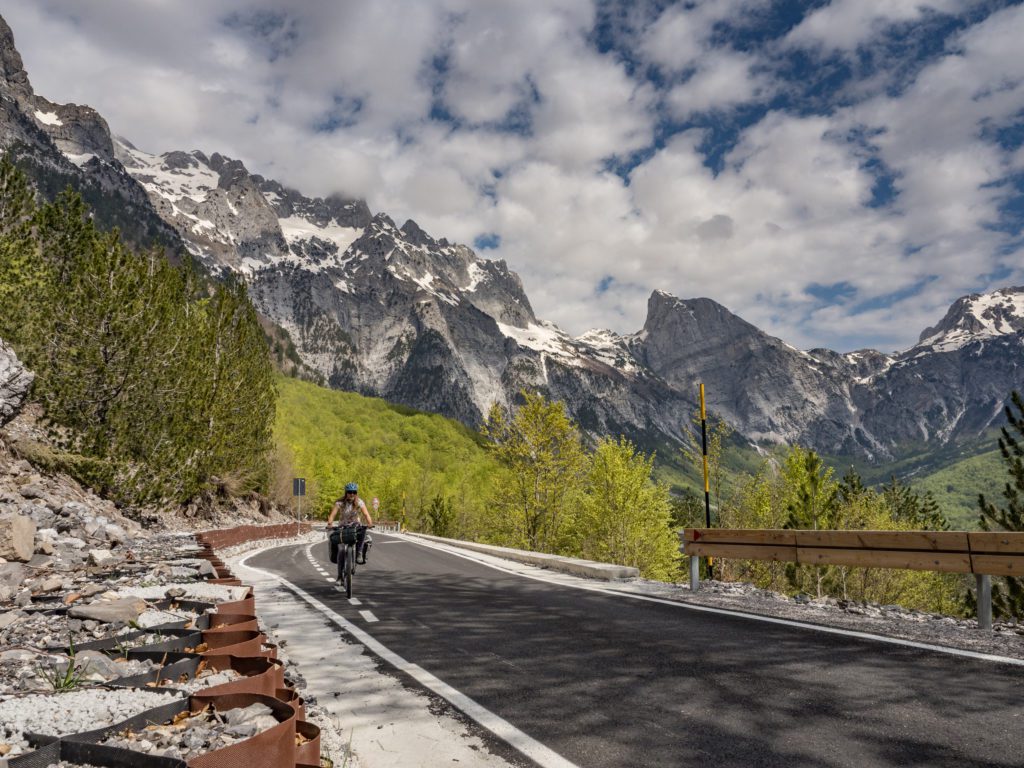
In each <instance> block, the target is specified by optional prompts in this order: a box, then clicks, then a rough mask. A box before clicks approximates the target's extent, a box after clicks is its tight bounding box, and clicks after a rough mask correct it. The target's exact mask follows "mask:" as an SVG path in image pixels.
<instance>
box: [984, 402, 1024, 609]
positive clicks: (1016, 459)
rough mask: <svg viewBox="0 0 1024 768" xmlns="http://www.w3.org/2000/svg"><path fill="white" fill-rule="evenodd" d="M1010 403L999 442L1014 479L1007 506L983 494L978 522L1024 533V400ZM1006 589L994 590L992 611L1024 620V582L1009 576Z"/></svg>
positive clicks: (1005, 494) (986, 527) (1007, 489)
mask: <svg viewBox="0 0 1024 768" xmlns="http://www.w3.org/2000/svg"><path fill="white" fill-rule="evenodd" d="M1010 401H1011V403H1010V405H1007V406H1006V420H1007V422H1009V425H1008V426H1005V427H1002V428H1001V429H1000V433H1001V436H1000V438H999V452H1000V453H1001V454H1002V456H1003V462H1004V463H1005V464H1006V470H1007V472H1008V473H1009V475H1010V479H1009V480H1008V481H1007V483H1006V485H1005V486H1004V488H1003V499H1004V500H1005V506H1003V507H997V506H996V505H995V503H993V502H991V501H989V500H988V499H987V498H985V494H983V493H982V494H979V496H978V506H979V507H980V509H981V517H980V519H979V521H978V522H979V524H980V526H981V529H982V530H984V531H991V530H993V528H997V529H1001V530H1004V531H1024V398H1022V397H1021V394H1020V393H1019V392H1016V391H1014V392H1012V393H1011V394H1010ZM1005 585H1006V589H1005V591H1004V590H1003V589H1000V587H999V585H995V586H993V588H992V608H993V610H994V612H995V613H996V614H997V615H999V616H1007V617H1013V618H1016V619H1018V620H1020V619H1022V618H1024V579H1020V578H1015V577H1012V576H1008V577H1006V581H1005Z"/></svg>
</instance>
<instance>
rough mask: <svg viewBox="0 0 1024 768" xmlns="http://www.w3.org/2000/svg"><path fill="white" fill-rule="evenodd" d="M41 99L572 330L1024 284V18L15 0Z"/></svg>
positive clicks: (870, 9) (928, 303)
mask: <svg viewBox="0 0 1024 768" xmlns="http://www.w3.org/2000/svg"><path fill="white" fill-rule="evenodd" d="M0 13H2V14H3V16H4V17H5V18H6V19H7V21H8V23H9V24H10V25H11V27H12V28H13V30H14V34H15V40H16V43H17V45H18V49H19V50H20V52H21V54H22V56H23V58H24V60H25V67H26V69H27V70H28V73H29V76H30V78H31V80H32V84H33V86H34V87H35V90H36V92H38V93H40V94H41V95H44V96H46V97H47V98H49V99H51V100H53V101H58V102H76V103H86V104H89V105H91V106H94V107H96V108H97V109H98V110H99V111H100V112H101V113H102V114H103V115H104V116H105V117H106V118H107V119H108V121H109V123H110V124H111V128H112V130H113V131H114V132H115V133H118V134H120V135H122V136H125V137H126V138H128V139H129V140H131V141H132V142H133V143H134V144H136V145H137V146H138V147H139V148H141V149H144V150H146V151H149V152H154V153H161V152H165V151H169V150H173V149H185V150H189V149H202V150H204V151H206V152H212V151H220V152H221V153H223V154H227V155H230V156H232V157H237V158H239V159H242V160H243V161H244V162H245V163H246V165H247V166H248V167H249V169H250V170H252V171H254V172H259V173H262V174H264V175H267V176H270V177H273V178H276V179H278V180H280V181H282V182H284V183H286V184H289V185H291V186H294V187H297V188H298V189H300V190H301V191H303V192H305V193H306V194H317V195H323V194H327V193H330V192H337V191H341V192H344V193H346V194H349V195H353V196H359V197H364V198H365V199H366V200H367V201H368V203H369V204H370V207H371V208H372V209H373V210H374V211H384V212H386V213H388V214H389V215H391V217H392V218H394V219H396V220H397V221H398V223H402V222H403V221H404V220H405V219H406V218H412V219H415V220H416V221H417V222H418V223H420V225H421V226H423V227H424V228H425V229H426V230H427V231H428V232H430V233H432V234H433V235H435V236H437V237H447V238H448V239H450V240H457V241H460V242H465V243H468V244H474V245H475V247H476V248H477V250H478V252H479V253H480V254H481V255H483V256H485V257H487V258H502V259H505V260H507V261H508V263H509V265H510V267H511V268H513V269H514V270H516V271H517V272H519V274H520V275H521V276H522V278H523V281H524V284H525V286H526V290H527V293H528V295H529V296H530V299H531V301H532V302H533V304H534V308H535V310H536V311H537V314H538V315H539V316H540V317H543V318H546V319H550V320H553V321H555V322H557V323H558V324H560V325H561V326H562V327H564V328H565V329H566V330H569V331H570V332H572V333H581V332H583V331H584V330H586V329H588V328H591V327H606V328H612V329H614V330H617V331H620V332H632V331H635V330H638V329H639V328H640V327H641V326H642V325H643V321H644V317H645V315H646V303H647V298H648V296H649V295H650V292H651V291H652V290H653V289H655V288H661V289H663V290H666V291H669V292H670V293H673V294H675V295H677V296H680V297H683V298H686V297H696V296H707V297H710V298H713V299H715V300H717V301H719V302H721V303H723V304H725V305H726V306H727V307H728V308H729V309H731V310H732V311H734V312H736V313H738V314H739V315H741V316H742V317H744V318H746V319H747V320H749V321H751V322H753V323H755V324H756V325H759V326H761V327H762V328H765V329H767V330H769V331H770V332H772V333H774V334H776V335H778V336H781V337H782V338H784V339H785V340H787V341H789V342H790V343H792V344H795V345H797V346H801V347H805V348H806V347H813V346H828V347H831V348H833V349H837V350H839V351H847V350H851V349H855V348H859V347H863V346H873V347H876V348H879V349H882V350H892V349H902V348H906V347H908V346H910V345H912V344H913V343H914V342H915V341H916V339H917V335H918V333H920V331H921V330H923V329H924V328H925V327H926V326H928V325H931V324H934V323H935V322H936V321H937V320H938V319H939V318H940V317H941V316H942V315H943V314H944V312H945V310H946V308H947V307H948V305H949V304H950V302H951V301H952V300H954V299H955V298H956V297H958V296H961V295H963V294H966V293H971V292H977V291H984V290H989V289H992V288H995V287H1000V286H1005V285H1024V238H1022V222H1024V42H1022V41H1024V7H1022V6H1021V5H1020V4H1011V3H1008V2H969V1H968V0H832V2H824V1H819V2H796V1H795V0H774V1H770V0H714V1H713V2H700V0H694V1H692V2H685V3H672V2H664V1H661V0H647V1H645V0H633V1H630V0H610V1H609V2H597V1H596V0H535V1H533V0H490V1H487V0H372V2H368V1H367V0H334V1H329V0H307V1H306V2H285V1H284V0H279V1H278V2H270V0H204V2H175V1H174V0H104V1H103V2H99V1H97V2H81V1H80V0H63V1H60V0H0Z"/></svg>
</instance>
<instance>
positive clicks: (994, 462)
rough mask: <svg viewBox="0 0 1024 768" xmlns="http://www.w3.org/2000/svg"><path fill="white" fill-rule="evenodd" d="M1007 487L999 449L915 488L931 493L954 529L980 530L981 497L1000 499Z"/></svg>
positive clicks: (945, 470)
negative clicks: (979, 496) (979, 495)
mask: <svg viewBox="0 0 1024 768" xmlns="http://www.w3.org/2000/svg"><path fill="white" fill-rule="evenodd" d="M1005 484H1006V466H1005V465H1004V464H1003V459H1002V457H1001V456H1000V455H999V450H998V449H993V450H991V451H985V452H984V453H981V454H979V455H977V456H971V457H969V458H966V459H961V460H960V461H957V462H955V463H953V464H951V465H949V466H947V467H944V468H942V469H940V470H937V471H936V472H933V473H931V474H929V475H925V476H924V477H921V478H920V479H915V481H914V485H915V486H917V487H918V488H920V489H921V490H922V491H931V493H932V495H933V496H934V497H935V500H936V501H937V502H938V503H939V508H940V509H941V510H942V511H943V513H945V515H946V519H948V520H949V524H950V527H951V528H955V529H958V530H973V529H975V528H977V527H978V514H979V513H978V494H980V493H984V494H985V495H986V496H987V497H988V498H990V499H999V498H1000V493H1001V491H1002V488H1003V486H1004V485H1005Z"/></svg>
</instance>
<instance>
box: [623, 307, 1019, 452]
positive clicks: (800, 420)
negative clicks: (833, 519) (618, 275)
mask: <svg viewBox="0 0 1024 768" xmlns="http://www.w3.org/2000/svg"><path fill="white" fill-rule="evenodd" d="M630 347H631V349H632V350H633V352H634V355H635V356H636V358H637V359H638V360H639V361H641V362H642V363H643V364H644V365H646V366H647V367H649V368H650V369H651V370H652V371H653V372H654V373H655V374H657V375H658V376H660V377H662V378H663V379H665V381H667V382H668V383H669V384H670V385H672V386H673V387H675V388H676V389H679V390H681V391H694V390H696V388H697V386H698V384H699V383H700V382H704V384H705V386H706V388H707V396H708V405H709V407H710V408H711V409H712V410H714V411H716V412H718V413H719V414H721V415H722V416H723V418H725V419H726V420H727V421H728V422H730V423H731V424H733V425H735V426H736V427H737V428H738V429H739V430H740V431H741V432H742V433H743V434H744V435H745V436H746V437H748V438H750V439H752V440H754V441H757V442H768V443H770V442H777V441H783V442H798V443H800V444H802V445H807V446H811V447H814V448H816V449H818V450H820V451H824V452H827V453H831V454H839V455H862V456H867V457H869V458H876V459H886V458H892V457H893V456H895V455H898V454H899V453H901V451H904V450H906V449H908V448H909V447H911V446H915V447H916V446H920V445H925V444H929V443H933V444H938V445H941V444H945V443H947V442H949V441H950V440H954V439H958V438H961V437H973V436H975V435H977V434H979V433H980V432H982V431H983V430H984V429H986V428H987V427H988V426H990V425H991V424H992V423H993V421H995V420H997V419H998V418H999V417H1001V413H1002V408H1003V406H1004V404H1005V401H1006V398H1007V395H1008V393H1009V392H1010V390H1011V389H1020V388H1021V387H1022V386H1024V288H1005V289H1003V290H1000V291H995V292H994V293H990V294H983V295H972V296H966V297H964V298H962V299H959V300H958V301H957V302H956V303H955V304H954V305H953V306H952V307H951V308H950V310H949V312H948V313H947V315H946V317H945V318H944V319H943V320H942V321H941V322H940V323H939V324H938V325H937V326H936V327H934V328H930V329H928V330H926V331H925V332H924V333H922V334H921V339H920V341H919V343H918V344H917V345H915V346H914V347H912V348H911V349H909V350H906V351H905V352H900V353H898V354H894V355H884V354H882V353H880V352H876V351H874V350H861V351H858V352H852V353H849V354H846V355H840V354H837V353H835V352H832V351H829V350H825V349H815V350H810V351H807V352H805V351H801V350H797V349H794V348H793V347H791V346H789V345H788V344H786V343H784V342H782V341H781V340H779V339H776V338H774V337H771V336H769V335H768V334H766V333H764V332H763V331H761V330H759V329H757V328H755V327H754V326H752V325H750V324H749V323H747V322H745V321H744V320H742V319H740V318H739V317H737V316H736V315H733V314H732V313H731V312H729V311H728V310H727V309H725V308H724V307H722V306H721V305H719V304H716V303H715V302H713V301H711V300H709V299H693V300H687V301H681V300H679V299H676V298H675V297H672V296H669V295H668V294H665V293H661V292H657V291H656V292H655V293H654V295H652V296H651V299H650V302H649V303H648V316H647V322H646V323H645V325H644V329H643V330H642V331H641V332H640V333H639V334H637V335H636V336H634V337H632V339H631V340H630Z"/></svg>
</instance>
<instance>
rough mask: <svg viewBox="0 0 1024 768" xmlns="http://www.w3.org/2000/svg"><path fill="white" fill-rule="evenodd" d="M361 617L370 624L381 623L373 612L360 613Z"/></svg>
mask: <svg viewBox="0 0 1024 768" xmlns="http://www.w3.org/2000/svg"><path fill="white" fill-rule="evenodd" d="M359 615H360V616H362V617H363V618H364V619H366V621H367V622H368V623H370V624H373V623H374V622H377V621H380V619H378V618H377V617H376V616H374V615H373V612H372V611H360V612H359Z"/></svg>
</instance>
